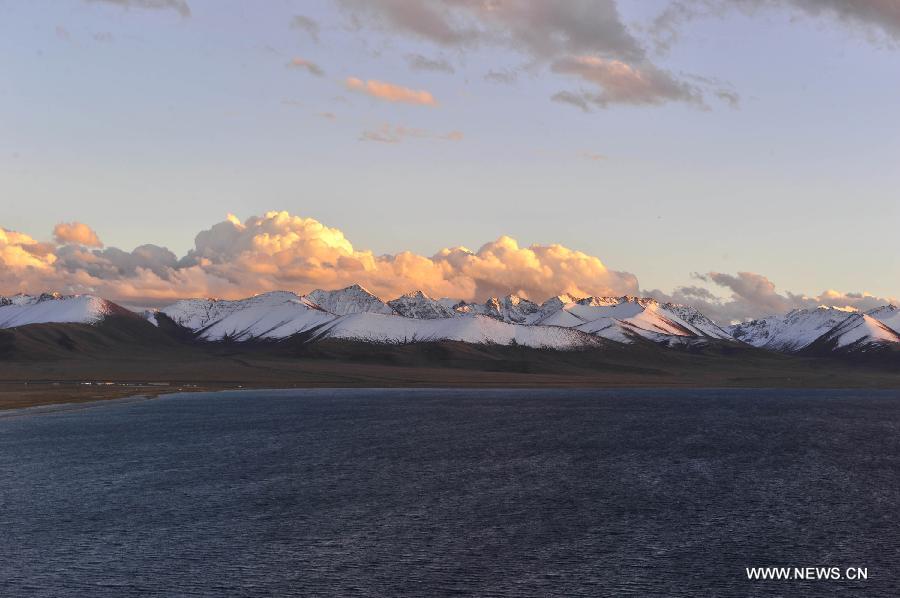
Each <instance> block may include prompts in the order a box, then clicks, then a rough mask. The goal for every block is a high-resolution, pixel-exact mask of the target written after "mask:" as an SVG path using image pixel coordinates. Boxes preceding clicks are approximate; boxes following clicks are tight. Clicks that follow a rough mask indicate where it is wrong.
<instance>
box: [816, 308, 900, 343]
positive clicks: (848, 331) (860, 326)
mask: <svg viewBox="0 0 900 598" xmlns="http://www.w3.org/2000/svg"><path fill="white" fill-rule="evenodd" d="M820 342H823V343H834V347H835V348H838V349H843V348H852V349H864V348H866V347H868V346H870V345H879V344H884V343H898V342H900V334H897V332H895V331H894V330H892V329H891V328H889V327H888V326H886V325H885V324H883V323H882V322H880V321H879V320H876V319H875V318H873V317H872V316H870V315H867V314H859V313H855V314H851V315H850V316H849V317H847V318H846V319H845V320H844V321H843V322H841V323H840V324H838V325H837V326H835V327H834V328H833V329H832V330H830V331H829V332H827V333H826V334H824V335H823V336H822V337H821V339H820Z"/></svg>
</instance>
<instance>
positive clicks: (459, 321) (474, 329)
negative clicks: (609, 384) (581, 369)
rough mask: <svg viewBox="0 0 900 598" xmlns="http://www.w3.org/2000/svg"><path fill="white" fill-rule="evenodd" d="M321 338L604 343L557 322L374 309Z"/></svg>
mask: <svg viewBox="0 0 900 598" xmlns="http://www.w3.org/2000/svg"><path fill="white" fill-rule="evenodd" d="M314 334H315V335H316V338H317V339H324V338H335V339H347V340H358V341H365V342H373V343H414V342H435V341H460V342H464V343H476V344H491V345H512V344H516V345H522V346H526V347H534V348H547V349H559V350H572V349H584V348H590V347H597V346H600V344H601V343H602V341H600V340H599V339H598V338H596V337H594V336H591V335H589V334H585V333H583V332H579V331H576V330H567V329H565V328H557V327H554V326H523V325H520V324H510V323H507V322H502V321H500V320H498V319H496V318H490V317H487V316H482V315H467V314H466V315H460V316H457V317H451V318H436V319H435V318H430V319H421V320H418V319H414V318H405V317H400V316H388V315H383V314H374V313H359V314H353V315H349V316H344V317H340V318H337V319H336V320H334V321H333V322H332V323H331V324H328V325H326V326H324V327H322V328H321V329H320V330H317V331H316V332H315V333H314Z"/></svg>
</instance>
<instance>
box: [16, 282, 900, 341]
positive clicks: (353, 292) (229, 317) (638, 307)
mask: <svg viewBox="0 0 900 598" xmlns="http://www.w3.org/2000/svg"><path fill="white" fill-rule="evenodd" d="M135 318H140V319H142V320H143V321H145V322H146V323H149V324H150V325H152V326H154V327H157V328H160V327H162V328H164V329H165V330H167V331H174V333H177V334H178V335H179V337H180V338H189V339H192V340H195V341H202V342H228V343H241V342H248V341H285V340H288V339H290V340H293V341H298V342H303V343H315V342H319V341H324V340H327V339H336V340H343V341H353V342H362V343H367V344H382V345H383V344H394V345H396V344H414V343H433V342H443V341H453V342H461V343H469V344H477V345H502V346H523V347H531V348H536V349H553V350H583V349H594V348H613V349H614V348H615V347H616V346H623V345H631V344H634V343H646V342H649V343H652V344H655V345H657V346H659V347H663V348H676V347H682V348H691V347H702V346H705V345H709V344H712V343H727V344H735V345H749V346H752V347H756V348H760V349H764V350H770V351H776V352H780V353H790V354H798V353H815V354H818V355H822V354H837V355H856V356H859V355H864V354H871V353H884V352H886V351H887V352H891V351H894V350H900V332H898V331H900V309H898V308H897V307H895V306H893V305H886V306H883V307H879V308H877V309H874V310H871V311H869V312H867V313H858V312H852V311H846V310H842V309H838V308H833V307H818V308H815V309H798V310H794V311H791V312H789V313H787V314H785V315H775V316H770V317H767V318H762V319H758V320H752V321H748V322H743V323H740V324H735V325H731V326H726V327H723V326H719V325H718V324H716V323H715V322H714V321H712V320H711V319H710V318H708V317H706V316H705V315H703V314H702V313H700V312H699V311H698V310H696V309H694V308H693V307H690V306H687V305H679V304H673V303H663V302H659V301H656V300H654V299H650V298H641V297H632V296H622V297H583V298H577V297H573V296H571V295H568V294H562V295H558V296H555V297H551V298H550V299H548V300H546V301H544V302H543V303H541V304H538V303H535V302H532V301H530V300H528V299H526V298H523V297H519V296H516V295H507V296H506V297H502V298H498V297H492V298H490V299H488V300H487V301H485V302H484V303H467V302H464V301H455V300H451V299H436V298H432V297H429V296H428V295H426V294H425V293H423V292H421V291H417V292H414V293H409V294H407V295H403V296H401V297H398V298H396V299H393V300H391V301H383V300H382V299H380V298H379V297H377V296H375V295H374V294H373V293H371V292H369V291H367V290H366V289H365V288H363V287H361V286H359V285H352V286H350V287H347V288H344V289H339V290H332V291H325V290H316V291H313V292H311V293H309V294H307V295H297V294H295V293H292V292H289V291H275V292H270V293H264V294H261V295H256V296H254V297H249V298H247V299H240V300H221V299H185V300H181V301H177V302H175V303H173V304H172V305H169V306H167V307H165V308H163V309H160V310H154V311H147V312H143V313H141V314H136V313H135V312H131V311H129V310H127V309H125V308H123V307H121V306H119V305H117V304H115V303H113V302H111V301H108V300H106V299H103V298H100V297H95V296H91V295H60V294H57V293H47V294H42V295H14V296H10V297H0V328H18V327H23V326H38V325H47V324H56V325H59V324H82V325H84V324H87V325H97V324H98V323H100V322H104V321H108V320H110V319H112V320H117V319H118V320H121V319H132V320H134V319H135ZM132 325H134V323H133V322H132Z"/></svg>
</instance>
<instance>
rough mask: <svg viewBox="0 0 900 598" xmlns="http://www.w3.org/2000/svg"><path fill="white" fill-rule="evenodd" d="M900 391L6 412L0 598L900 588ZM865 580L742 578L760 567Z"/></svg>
mask: <svg viewBox="0 0 900 598" xmlns="http://www.w3.org/2000/svg"><path fill="white" fill-rule="evenodd" d="M898 515H900V393H896V392H880V393H879V392H869V391H865V392H864V391H810V392H803V391H759V390H732V391H717V390H702V391H695V390H677V391H675V390H665V391H646V390H630V391H622V390H615V391H612V390H610V391H544V390H541V391H520V390H516V391H484V390H461V391H435V390H416V391H401V390H351V391H333V390H316V391H287V392H245V393H220V394H205V395H190V396H175V397H170V398H163V399H158V400H148V401H142V402H132V403H121V402H119V403H115V402H114V403H106V404H103V405H101V406H91V407H89V408H78V409H76V410H71V411H65V412H59V413H50V414H48V413H42V414H33V413H32V414H28V415H18V416H15V417H10V416H9V415H8V414H7V416H5V417H4V416H3V415H2V414H0V595H2V596H32V595H36V596H115V597H120V596H136V595H162V596H181V595H197V596H231V595H234V596H263V595H276V596H283V595H300V596H323V595H333V596H355V595H361V596H362V595H365V596H403V595H416V596H441V595H481V596H533V595H541V596H544V595H557V596H655V595H662V596H698V595H700V596H732V595H734V596H745V595H784V596H797V595H815V596H829V595H853V596H879V595H880V596H898V595H900V521H898ZM765 565H777V566H791V567H794V566H797V567H806V566H826V567H830V566H835V567H840V568H841V569H842V570H843V569H844V568H846V567H857V566H858V567H865V568H867V569H868V577H869V579H868V581H867V582H864V583H862V582H850V581H778V582H772V581H770V582H759V581H757V582H750V581H748V580H747V578H746V573H745V568H746V567H750V566H765Z"/></svg>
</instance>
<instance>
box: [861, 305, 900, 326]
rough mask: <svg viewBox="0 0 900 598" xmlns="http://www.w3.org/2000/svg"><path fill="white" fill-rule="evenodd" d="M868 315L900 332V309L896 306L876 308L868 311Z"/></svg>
mask: <svg viewBox="0 0 900 598" xmlns="http://www.w3.org/2000/svg"><path fill="white" fill-rule="evenodd" d="M866 315H867V316H871V317H873V318H875V319H876V320H878V321H879V322H881V323H882V324H884V325H886V326H887V327H888V328H891V329H893V330H897V331H900V307H897V306H896V305H884V306H882V307H876V308H875V309H871V310H869V311H867V312H866Z"/></svg>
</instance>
